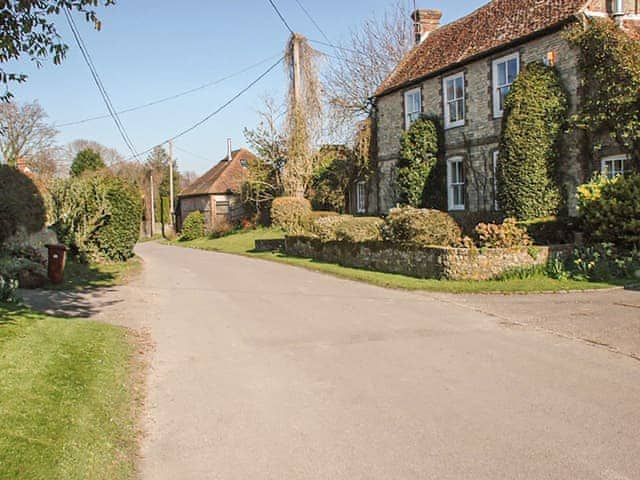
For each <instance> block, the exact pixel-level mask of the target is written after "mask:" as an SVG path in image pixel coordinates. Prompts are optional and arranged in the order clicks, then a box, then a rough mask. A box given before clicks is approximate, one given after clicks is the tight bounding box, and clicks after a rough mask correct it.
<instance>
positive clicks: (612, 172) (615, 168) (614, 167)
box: [600, 155, 627, 178]
mask: <svg viewBox="0 0 640 480" xmlns="http://www.w3.org/2000/svg"><path fill="white" fill-rule="evenodd" d="M626 159H627V157H626V155H616V156H613V157H605V158H603V159H602V163H601V166H600V168H601V173H602V175H605V176H607V177H609V178H614V177H617V176H618V175H624V174H625V172H626V170H625V160H626Z"/></svg>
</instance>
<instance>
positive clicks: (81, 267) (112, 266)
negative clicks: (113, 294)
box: [45, 257, 142, 290]
mask: <svg viewBox="0 0 640 480" xmlns="http://www.w3.org/2000/svg"><path fill="white" fill-rule="evenodd" d="M141 269H142V259H141V258H140V257H133V258H131V259H130V260H127V261H126V262H113V263H91V264H84V263H80V262H78V261H77V260H75V259H73V258H69V259H68V261H67V264H66V267H65V270H64V282H63V283H61V284H59V285H54V284H52V283H48V284H47V285H46V287H45V288H46V289H47V290H80V289H87V288H103V287H113V286H116V285H123V284H125V283H127V282H128V281H129V280H130V279H131V277H133V276H134V275H136V274H137V273H138V272H139V271H140V270H141Z"/></svg>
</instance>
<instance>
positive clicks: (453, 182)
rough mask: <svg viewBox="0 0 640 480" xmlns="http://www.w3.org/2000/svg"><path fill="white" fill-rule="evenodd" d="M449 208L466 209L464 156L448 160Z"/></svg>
mask: <svg viewBox="0 0 640 480" xmlns="http://www.w3.org/2000/svg"><path fill="white" fill-rule="evenodd" d="M447 186H448V189H447V190H448V198H449V210H464V163H463V159H462V157H455V158H451V159H449V161H448V162H447Z"/></svg>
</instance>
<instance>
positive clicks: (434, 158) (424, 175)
mask: <svg viewBox="0 0 640 480" xmlns="http://www.w3.org/2000/svg"><path fill="white" fill-rule="evenodd" d="M442 143H443V142H442V128H441V127H440V121H439V120H438V119H437V118H423V119H420V120H417V121H415V122H414V123H413V124H412V125H411V127H409V130H407V131H406V132H405V133H404V134H403V135H402V137H401V138H400V161H399V162H398V176H397V183H398V190H399V195H400V202H401V203H403V204H405V205H410V206H412V207H420V206H422V205H423V203H424V196H425V188H426V186H427V184H428V183H430V182H429V180H430V175H431V171H432V169H433V167H434V166H435V165H436V163H437V162H438V158H439V157H440V156H441V151H442Z"/></svg>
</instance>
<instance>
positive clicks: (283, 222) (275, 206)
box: [271, 197, 311, 234]
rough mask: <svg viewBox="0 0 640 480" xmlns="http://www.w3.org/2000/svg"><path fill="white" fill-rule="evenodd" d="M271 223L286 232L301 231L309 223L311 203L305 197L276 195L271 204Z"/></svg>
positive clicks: (306, 227) (294, 232)
mask: <svg viewBox="0 0 640 480" xmlns="http://www.w3.org/2000/svg"><path fill="white" fill-rule="evenodd" d="M271 224H272V225H273V226H274V227H278V228H281V229H282V230H284V231H285V232H287V233H290V234H296V233H302V232H303V231H304V230H306V229H308V228H309V226H310V224H311V204H310V203H309V200H307V199H306V198H298V197H278V198H276V199H275V200H274V201H273V203H272V205H271Z"/></svg>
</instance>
